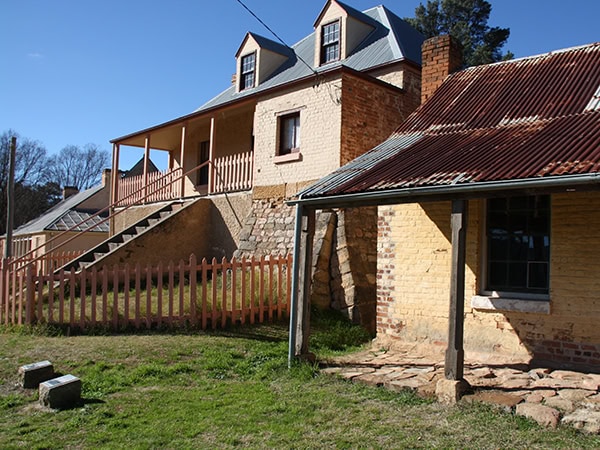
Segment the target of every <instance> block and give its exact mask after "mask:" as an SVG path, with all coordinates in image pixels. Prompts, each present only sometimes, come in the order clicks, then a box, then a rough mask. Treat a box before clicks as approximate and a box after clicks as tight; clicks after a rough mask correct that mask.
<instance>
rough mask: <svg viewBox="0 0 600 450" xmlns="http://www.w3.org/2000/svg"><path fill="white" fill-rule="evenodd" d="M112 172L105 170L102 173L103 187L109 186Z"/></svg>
mask: <svg viewBox="0 0 600 450" xmlns="http://www.w3.org/2000/svg"><path fill="white" fill-rule="evenodd" d="M111 172H112V170H111V169H104V170H103V171H102V186H103V187H104V186H109V185H110V182H111V179H110V174H111Z"/></svg>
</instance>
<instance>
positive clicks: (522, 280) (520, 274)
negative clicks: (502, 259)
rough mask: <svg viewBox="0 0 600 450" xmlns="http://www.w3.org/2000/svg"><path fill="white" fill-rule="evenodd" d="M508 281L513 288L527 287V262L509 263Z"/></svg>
mask: <svg viewBox="0 0 600 450" xmlns="http://www.w3.org/2000/svg"><path fill="white" fill-rule="evenodd" d="M508 283H509V285H510V288H511V289H523V288H525V287H527V263H511V264H510V265H509V267H508Z"/></svg>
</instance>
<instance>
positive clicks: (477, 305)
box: [471, 295, 550, 314]
mask: <svg viewBox="0 0 600 450" xmlns="http://www.w3.org/2000/svg"><path fill="white" fill-rule="evenodd" d="M471 308H474V309H481V310H488V311H515V312H525V313H537V314H550V300H549V299H547V300H524V299H519V298H508V297H494V296H487V295H474V296H473V297H472V298H471Z"/></svg>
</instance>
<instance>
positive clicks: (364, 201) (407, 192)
mask: <svg viewBox="0 0 600 450" xmlns="http://www.w3.org/2000/svg"><path fill="white" fill-rule="evenodd" d="M596 184H600V172H594V173H591V174H585V175H564V176H558V177H549V178H524V179H522V180H516V181H515V180H501V181H487V182H480V183H472V184H460V185H457V184H451V185H444V186H426V187H413V188H400V189H391V190H385V191H371V192H358V193H353V194H341V195H332V196H327V197H312V198H310V197H309V198H303V196H302V195H306V193H304V194H300V196H299V197H298V198H297V199H293V200H288V201H287V202H286V203H287V204H288V205H290V206H293V205H302V206H305V207H310V208H335V207H341V206H344V207H347V206H368V205H378V204H393V203H403V202H402V199H410V198H414V199H415V202H416V201H417V200H419V199H421V198H422V199H423V200H426V199H427V198H428V197H434V196H443V195H445V196H453V197H460V196H463V195H465V196H466V195H469V194H475V193H477V194H484V193H493V192H499V191H507V190H517V189H548V188H565V189H568V188H570V187H577V186H582V185H596Z"/></svg>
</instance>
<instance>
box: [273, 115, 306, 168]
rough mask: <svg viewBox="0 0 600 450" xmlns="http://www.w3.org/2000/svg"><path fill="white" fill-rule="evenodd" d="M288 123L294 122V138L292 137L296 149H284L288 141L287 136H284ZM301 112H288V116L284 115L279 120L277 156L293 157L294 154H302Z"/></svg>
mask: <svg viewBox="0 0 600 450" xmlns="http://www.w3.org/2000/svg"><path fill="white" fill-rule="evenodd" d="M288 121H293V123H292V129H293V134H294V136H293V137H292V139H293V141H294V144H295V146H294V147H289V148H287V147H285V148H284V144H285V141H286V140H287V139H286V136H284V133H285V132H286V129H287V123H288ZM300 123H301V122H300V111H292V112H288V113H286V114H282V115H280V116H279V117H278V118H277V128H278V130H277V134H278V140H277V153H276V156H282V157H283V156H288V155H293V154H299V153H300V142H301V141H300V133H301V131H300V126H301V125H300Z"/></svg>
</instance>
